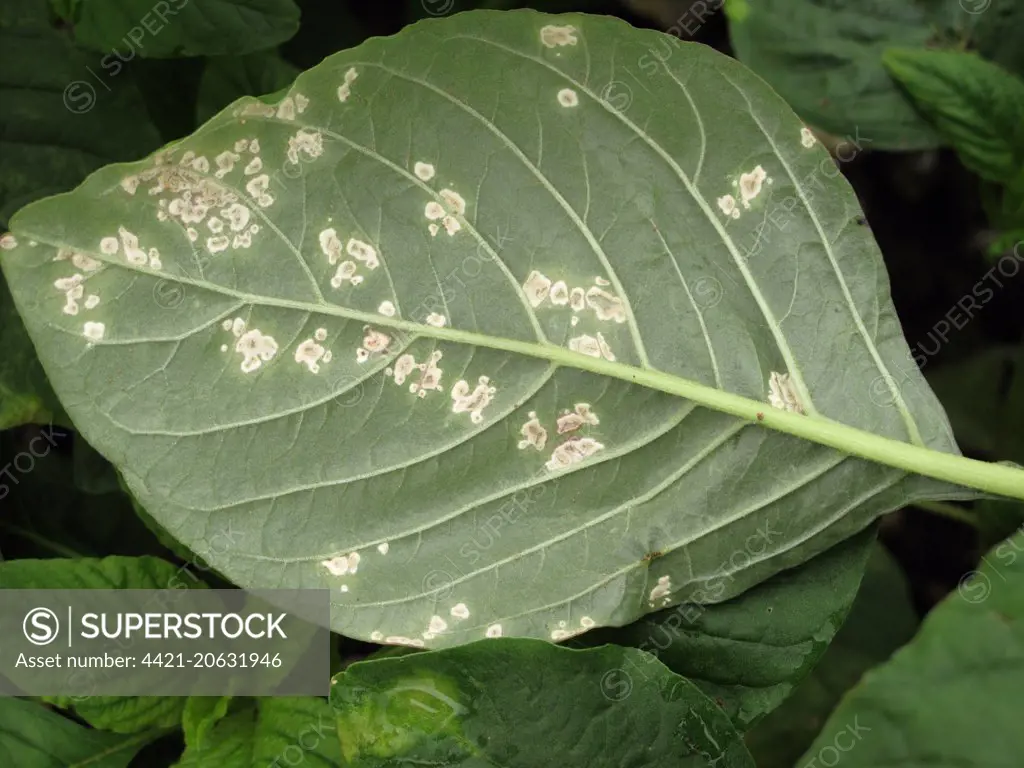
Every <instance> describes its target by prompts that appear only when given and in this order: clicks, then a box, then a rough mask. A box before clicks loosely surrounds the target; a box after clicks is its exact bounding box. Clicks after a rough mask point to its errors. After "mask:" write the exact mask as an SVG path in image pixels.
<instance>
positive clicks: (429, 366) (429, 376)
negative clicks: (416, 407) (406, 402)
mask: <svg viewBox="0 0 1024 768" xmlns="http://www.w3.org/2000/svg"><path fill="white" fill-rule="evenodd" d="M441 357H442V353H441V351H440V350H438V349H435V350H434V351H433V352H431V353H430V357H429V358H427V362H425V363H420V364H419V365H418V366H416V367H417V368H419V369H420V371H421V373H420V379H419V381H417V382H415V383H414V384H410V385H409V391H410V392H411V393H413V394H414V395H416V396H417V397H421V398H423V397H426V396H427V392H431V391H438V392H440V391H441V390H443V389H444V387H442V386H441V376H442V375H443V374H444V371H443V370H441V368H439V367H438V366H437V364H438V362H440V360H441Z"/></svg>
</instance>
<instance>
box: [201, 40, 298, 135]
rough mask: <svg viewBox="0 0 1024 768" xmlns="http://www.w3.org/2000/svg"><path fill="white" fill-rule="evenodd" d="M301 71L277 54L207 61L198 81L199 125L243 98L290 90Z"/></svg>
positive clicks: (260, 54)
mask: <svg viewBox="0 0 1024 768" xmlns="http://www.w3.org/2000/svg"><path fill="white" fill-rule="evenodd" d="M299 72H300V70H299V68H298V67H295V66H293V65H291V64H289V63H288V62H287V61H285V60H284V59H282V58H281V56H280V54H278V53H277V51H261V52H260V53H251V54H249V55H247V56H232V57H217V58H211V59H208V60H207V62H206V67H205V69H204V70H203V77H202V79H201V80H200V81H199V103H198V105H197V107H196V110H197V112H198V119H199V122H200V123H202V122H205V121H207V120H209V119H210V118H211V117H213V116H214V115H216V114H217V113H218V112H220V111H221V110H222V109H224V107H226V106H228V104H231V103H232V102H234V101H236V100H238V99H240V98H242V97H243V96H263V95H265V94H269V93H275V92H276V91H280V90H281V89H282V88H287V87H288V86H289V85H291V83H292V81H293V80H294V79H295V78H296V76H297V75H298V74H299Z"/></svg>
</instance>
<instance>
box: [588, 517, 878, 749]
mask: <svg viewBox="0 0 1024 768" xmlns="http://www.w3.org/2000/svg"><path fill="white" fill-rule="evenodd" d="M874 539H875V532H874V530H873V529H872V530H869V531H865V532H863V533H860V534H858V535H857V536H855V537H854V538H852V539H849V540H848V541H846V542H843V543H842V544H840V545H838V546H836V547H833V548H832V549H830V550H828V551H827V552H825V553H823V554H820V555H818V556H817V557H815V558H813V559H812V560H810V561H809V562H807V563H804V564H803V565H802V566H800V567H799V568H796V569H793V570H790V571H783V572H782V573H780V574H777V575H776V576H773V577H772V578H771V579H769V580H767V581H765V582H763V583H761V584H759V585H757V586H756V587H754V588H752V589H749V590H747V591H746V592H744V593H743V594H742V595H739V596H738V597H734V598H732V599H731V600H727V601H726V602H724V603H719V604H717V605H715V604H709V605H703V604H701V601H698V602H697V603H696V604H694V603H691V604H683V605H679V606H676V607H675V608H671V609H668V610H664V611H659V612H658V613H652V614H648V615H647V616H644V617H643V618H642V619H640V620H639V621H637V622H634V623H633V624H630V625H629V626H626V627H623V628H621V629H608V630H602V631H598V632H593V633H590V634H588V635H585V636H584V637H583V639H582V641H581V642H583V643H585V644H586V645H588V646H595V645H599V644H601V643H602V642H609V643H617V644H619V645H629V646H632V647H635V648H639V649H640V650H642V651H646V652H647V653H651V654H653V655H654V656H656V657H657V658H658V660H659V661H661V662H662V663H663V664H665V665H666V666H667V667H668V668H669V669H671V670H672V671H673V672H675V673H677V674H679V675H682V676H684V677H686V678H687V679H688V680H690V681H691V682H693V683H694V685H696V686H697V687H698V688H700V689H701V690H702V691H703V692H704V693H705V695H707V696H708V697H709V698H710V699H712V700H714V701H715V702H716V703H717V704H718V706H720V707H721V708H722V709H723V710H725V712H726V714H728V715H729V717H730V718H731V719H732V721H733V724H734V725H735V726H736V727H737V728H739V729H740V730H741V731H746V730H748V729H749V728H750V727H751V726H752V725H753V724H754V723H755V722H757V721H758V720H760V719H761V718H762V717H763V716H764V715H766V714H768V713H769V712H771V711H772V710H774V709H775V708H776V707H778V706H779V704H781V703H782V702H783V700H784V699H785V698H786V697H787V696H788V695H789V694H790V693H791V692H792V690H793V688H794V686H795V685H796V684H797V683H798V682H799V681H800V680H801V679H802V678H803V677H804V676H806V675H807V673H808V672H809V671H810V670H811V668H812V667H814V665H815V664H816V663H817V662H818V660H819V659H820V658H821V656H822V654H823V653H825V649H826V648H827V647H828V644H829V643H830V642H831V641H832V638H833V637H834V636H835V634H836V631H837V630H838V629H839V627H840V626H841V625H842V623H843V619H844V618H845V617H846V614H847V612H848V611H849V610H850V607H851V605H852V604H853V600H854V597H855V596H856V594H857V587H858V586H859V585H860V581H861V576H862V575H863V573H864V564H865V561H866V560H867V556H868V553H869V552H870V549H871V545H872V542H873V541H874ZM723 560H725V561H727V560H728V558H723ZM727 582H728V577H726V576H722V577H712V578H710V579H708V581H707V582H706V583H705V584H704V587H703V592H704V600H703V602H707V603H710V602H711V601H713V600H714V599H715V596H716V593H717V592H719V591H721V590H723V589H724V588H725V584H726V583H727ZM698 595H699V593H698ZM798 754H799V753H798Z"/></svg>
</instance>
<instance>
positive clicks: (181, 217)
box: [105, 139, 275, 269]
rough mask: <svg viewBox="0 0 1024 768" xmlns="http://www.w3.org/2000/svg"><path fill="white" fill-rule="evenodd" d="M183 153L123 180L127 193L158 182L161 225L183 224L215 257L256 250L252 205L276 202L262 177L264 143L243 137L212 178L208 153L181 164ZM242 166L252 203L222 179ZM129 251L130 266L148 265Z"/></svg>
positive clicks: (220, 158)
mask: <svg viewBox="0 0 1024 768" xmlns="http://www.w3.org/2000/svg"><path fill="white" fill-rule="evenodd" d="M177 151H178V148H175V149H172V150H165V151H163V152H160V153H158V154H157V155H156V156H155V158H154V164H153V166H152V167H150V168H147V169H145V170H143V171H141V172H140V173H137V174H133V175H130V176H125V177H124V178H123V179H121V188H122V189H123V190H124V191H125V192H126V193H127V194H129V195H135V194H137V193H138V190H139V188H140V187H141V186H142V185H143V184H149V183H150V182H152V185H151V186H149V188H148V190H147V191H148V194H149V195H151V196H153V197H158V198H159V200H158V202H157V210H156V218H157V221H160V222H167V221H174V222H176V223H178V224H179V225H180V226H181V228H182V230H183V231H184V233H185V235H186V237H187V238H188V240H189V242H190V243H197V242H199V241H200V240H202V241H203V245H204V246H205V248H206V251H207V252H208V253H210V254H211V255H212V254H217V253H221V252H222V251H226V250H228V249H229V248H230V249H234V250H238V249H243V250H244V249H247V248H249V247H251V246H252V243H253V236H254V235H257V234H258V233H259V231H260V226H259V225H258V224H256V223H250V219H251V218H252V211H251V209H250V207H249V206H250V202H251V204H255V205H256V206H258V207H260V208H268V207H270V206H271V205H273V204H274V202H275V199H274V196H273V195H272V194H271V193H270V192H269V186H270V177H269V176H267V174H265V173H259V172H260V170H262V167H263V161H262V159H261V158H260V156H259V152H260V145H259V140H258V139H238V140H237V141H235V142H234V144H233V145H232V148H231V149H224V150H223V151H222V152H219V153H218V154H217V155H215V156H214V161H213V167H215V168H216V170H214V171H213V175H212V177H211V176H210V171H211V163H210V160H209V159H208V158H207V157H206V156H205V155H197V154H196V153H195V152H194V151H193V150H185V151H183V152H182V153H181V156H180V157H179V158H178V160H177V162H175V161H174V155H175V152H177ZM243 163H244V165H242V164H243ZM236 168H237V172H238V173H240V174H241V179H239V180H238V184H239V186H241V185H242V184H243V183H244V186H245V191H246V193H247V194H248V195H249V197H250V199H251V201H244V202H243V201H242V200H240V199H239V195H238V194H237V193H235V192H234V191H232V190H231V189H229V188H228V186H226V185H225V184H221V183H219V181H218V180H221V179H225V178H226V177H227V176H229V175H230V174H232V173H236ZM125 250H126V258H127V259H128V260H129V263H130V264H135V265H136V266H140V265H141V264H142V263H144V262H143V261H141V260H140V259H139V258H138V255H137V253H135V252H134V251H131V250H129V249H128V247H127V246H125ZM105 252H106V251H105ZM150 266H151V268H154V269H158V268H159V267H153V265H152V264H151V265H150Z"/></svg>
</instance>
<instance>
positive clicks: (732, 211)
mask: <svg viewBox="0 0 1024 768" xmlns="http://www.w3.org/2000/svg"><path fill="white" fill-rule="evenodd" d="M716 202H717V203H718V208H719V210H721V211H722V213H724V214H725V215H726V216H731V217H732V218H734V219H738V218H739V217H740V209H739V208H737V207H736V198H735V197H733V196H732V195H722V196H721V197H720V198H718V200H717V201H716Z"/></svg>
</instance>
